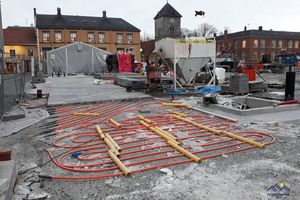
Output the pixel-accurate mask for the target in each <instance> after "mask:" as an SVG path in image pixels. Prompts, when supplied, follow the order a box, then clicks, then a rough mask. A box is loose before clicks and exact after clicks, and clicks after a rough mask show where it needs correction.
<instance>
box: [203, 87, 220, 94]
mask: <svg viewBox="0 0 300 200" xmlns="http://www.w3.org/2000/svg"><path fill="white" fill-rule="evenodd" d="M199 92H200V93H202V94H208V93H217V92H221V87H219V86H212V87H203V88H201V89H199Z"/></svg>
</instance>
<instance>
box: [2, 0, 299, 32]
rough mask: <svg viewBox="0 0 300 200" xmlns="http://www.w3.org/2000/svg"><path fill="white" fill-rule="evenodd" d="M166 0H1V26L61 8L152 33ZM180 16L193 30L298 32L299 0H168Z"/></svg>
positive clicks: (20, 23) (64, 10) (23, 22)
mask: <svg viewBox="0 0 300 200" xmlns="http://www.w3.org/2000/svg"><path fill="white" fill-rule="evenodd" d="M165 3H166V0H127V1H125V0H2V16H3V26H4V27H7V26H11V25H26V23H27V25H30V24H31V23H33V8H34V7H36V8H37V12H38V13H40V14H55V13H56V8H57V7H61V9H62V13H63V14H67V15H84V16H102V10H106V11H107V15H108V16H110V17H121V18H123V19H125V20H127V21H128V22H130V23H131V24H133V25H135V26H136V27H138V28H139V29H141V30H142V34H143V33H144V32H146V33H148V34H150V35H153V34H154V21H153V17H154V16H155V15H156V13H157V12H158V11H159V10H160V9H161V8H162V7H163V6H164V4H165ZM169 3H170V4H171V5H172V6H173V7H174V8H175V9H177V11H178V12H179V13H180V14H181V15H182V16H183V18H182V27H184V28H189V29H195V28H196V27H197V26H198V25H199V24H201V23H203V22H208V23H210V24H213V25H215V26H216V27H217V29H218V30H219V31H223V30H224V27H229V28H230V31H231V32H234V31H239V30H242V29H243V27H244V26H248V28H255V29H256V28H257V27H258V26H263V27H264V29H273V30H286V31H299V32H300V20H299V19H300V12H299V8H300V0H285V1H283V0H206V1H202V0H169ZM195 10H203V11H205V12H206V15H205V17H204V18H203V17H197V18H195V16H194V11H195Z"/></svg>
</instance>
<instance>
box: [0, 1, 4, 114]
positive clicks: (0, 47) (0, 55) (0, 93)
mask: <svg viewBox="0 0 300 200" xmlns="http://www.w3.org/2000/svg"><path fill="white" fill-rule="evenodd" d="M3 38H4V37H3V28H2V14H1V1H0V119H2V115H3V114H4V81H3V75H4V39H3Z"/></svg>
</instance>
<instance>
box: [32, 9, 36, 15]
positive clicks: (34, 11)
mask: <svg viewBox="0 0 300 200" xmlns="http://www.w3.org/2000/svg"><path fill="white" fill-rule="evenodd" d="M33 14H34V16H36V8H33Z"/></svg>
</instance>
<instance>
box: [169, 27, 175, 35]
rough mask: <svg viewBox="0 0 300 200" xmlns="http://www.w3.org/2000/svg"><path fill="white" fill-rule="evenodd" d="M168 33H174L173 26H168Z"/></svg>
mask: <svg viewBox="0 0 300 200" xmlns="http://www.w3.org/2000/svg"><path fill="white" fill-rule="evenodd" d="M169 34H170V35H174V34H175V28H174V26H170V28H169Z"/></svg>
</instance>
